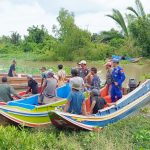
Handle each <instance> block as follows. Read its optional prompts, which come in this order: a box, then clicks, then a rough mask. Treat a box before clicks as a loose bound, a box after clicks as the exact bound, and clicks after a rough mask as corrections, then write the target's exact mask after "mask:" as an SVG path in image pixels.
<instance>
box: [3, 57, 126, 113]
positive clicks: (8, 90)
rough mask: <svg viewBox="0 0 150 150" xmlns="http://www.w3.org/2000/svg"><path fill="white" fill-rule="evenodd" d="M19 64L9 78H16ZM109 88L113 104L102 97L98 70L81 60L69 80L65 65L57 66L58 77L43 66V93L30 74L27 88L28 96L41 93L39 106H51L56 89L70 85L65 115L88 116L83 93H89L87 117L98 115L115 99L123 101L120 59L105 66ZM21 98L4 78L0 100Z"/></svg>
mask: <svg viewBox="0 0 150 150" xmlns="http://www.w3.org/2000/svg"><path fill="white" fill-rule="evenodd" d="M15 66H16V61H15V60H14V61H13V62H12V65H11V66H10V69H9V73H8V76H9V77H14V76H16V67H15ZM105 66H106V70H107V74H106V85H107V87H108V94H109V95H110V96H111V100H112V103H107V101H106V100H105V99H104V98H102V97H101V96H100V88H101V81H100V78H99V76H98V75H97V68H96V67H92V68H90V69H89V68H88V67H87V63H86V61H85V60H82V61H80V62H79V63H78V64H77V67H75V68H72V69H71V77H69V78H66V72H65V70H64V69H63V65H62V64H59V65H58V73H57V74H55V73H54V72H53V70H52V69H49V70H47V69H46V68H45V67H42V68H41V69H40V70H41V77H42V80H41V84H40V90H39V87H38V83H37V82H36V81H35V80H34V79H33V76H32V75H27V79H28V88H27V91H26V94H28V93H30V92H31V93H32V94H38V93H39V104H48V103H51V102H54V101H55V97H56V93H55V89H56V88H57V87H59V86H62V85H63V84H65V83H67V82H68V83H69V84H70V87H71V88H72V91H71V93H70V94H69V96H68V98H67V100H68V101H67V103H66V105H65V107H64V111H65V112H70V113H75V114H83V115H86V114H87V112H86V103H85V97H84V92H85V91H87V90H88V91H90V93H91V94H90V112H88V114H92V113H97V112H98V110H99V109H102V108H104V106H105V105H108V106H110V105H112V104H113V103H114V102H115V101H116V100H119V99H120V98H122V91H121V88H122V83H123V81H124V80H125V74H124V72H123V69H122V68H121V67H120V66H119V60H117V59H113V60H112V61H111V62H108V63H107V64H106V65H105ZM12 94H13V95H15V96H16V97H18V98H21V97H20V96H19V95H18V94H17V93H16V92H15V90H14V89H13V88H12V87H11V86H10V85H9V84H7V77H3V78H2V84H1V85H0V101H1V100H5V101H6V102H7V101H10V100H12V97H11V95H12Z"/></svg>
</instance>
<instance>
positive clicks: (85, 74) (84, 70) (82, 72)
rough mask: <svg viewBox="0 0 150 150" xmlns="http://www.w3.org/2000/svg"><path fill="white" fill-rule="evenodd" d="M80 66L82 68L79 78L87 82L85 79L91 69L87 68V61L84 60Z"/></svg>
mask: <svg viewBox="0 0 150 150" xmlns="http://www.w3.org/2000/svg"><path fill="white" fill-rule="evenodd" d="M80 64H81V68H79V70H78V75H79V77H81V78H83V80H84V81H85V80H86V79H85V77H86V76H87V75H88V74H89V69H88V68H87V65H86V61H85V60H82V61H81V62H80Z"/></svg>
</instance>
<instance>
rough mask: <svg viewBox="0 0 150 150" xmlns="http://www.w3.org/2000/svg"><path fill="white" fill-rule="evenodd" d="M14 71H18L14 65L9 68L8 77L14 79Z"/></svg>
mask: <svg viewBox="0 0 150 150" xmlns="http://www.w3.org/2000/svg"><path fill="white" fill-rule="evenodd" d="M13 71H16V67H15V65H14V64H12V65H11V66H10V68H9V72H8V76H9V77H13Z"/></svg>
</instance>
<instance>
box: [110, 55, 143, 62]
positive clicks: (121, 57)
mask: <svg viewBox="0 0 150 150" xmlns="http://www.w3.org/2000/svg"><path fill="white" fill-rule="evenodd" d="M141 58H142V57H139V58H131V57H126V56H118V55H112V59H118V60H127V61H130V62H132V63H136V62H138V61H140V59H141Z"/></svg>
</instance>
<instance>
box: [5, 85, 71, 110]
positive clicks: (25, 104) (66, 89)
mask: <svg viewBox="0 0 150 150" xmlns="http://www.w3.org/2000/svg"><path fill="white" fill-rule="evenodd" d="M70 91H71V88H70V86H69V84H66V85H64V86H61V87H59V88H57V89H56V95H57V96H56V101H59V100H63V99H66V98H67V97H68V95H69V93H70ZM38 97H39V95H38V94H37V95H33V96H31V97H27V98H24V99H20V100H15V101H10V102H8V103H7V105H8V106H18V107H22V108H26V109H30V110H32V109H34V108H35V107H37V106H39V104H38Z"/></svg>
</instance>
